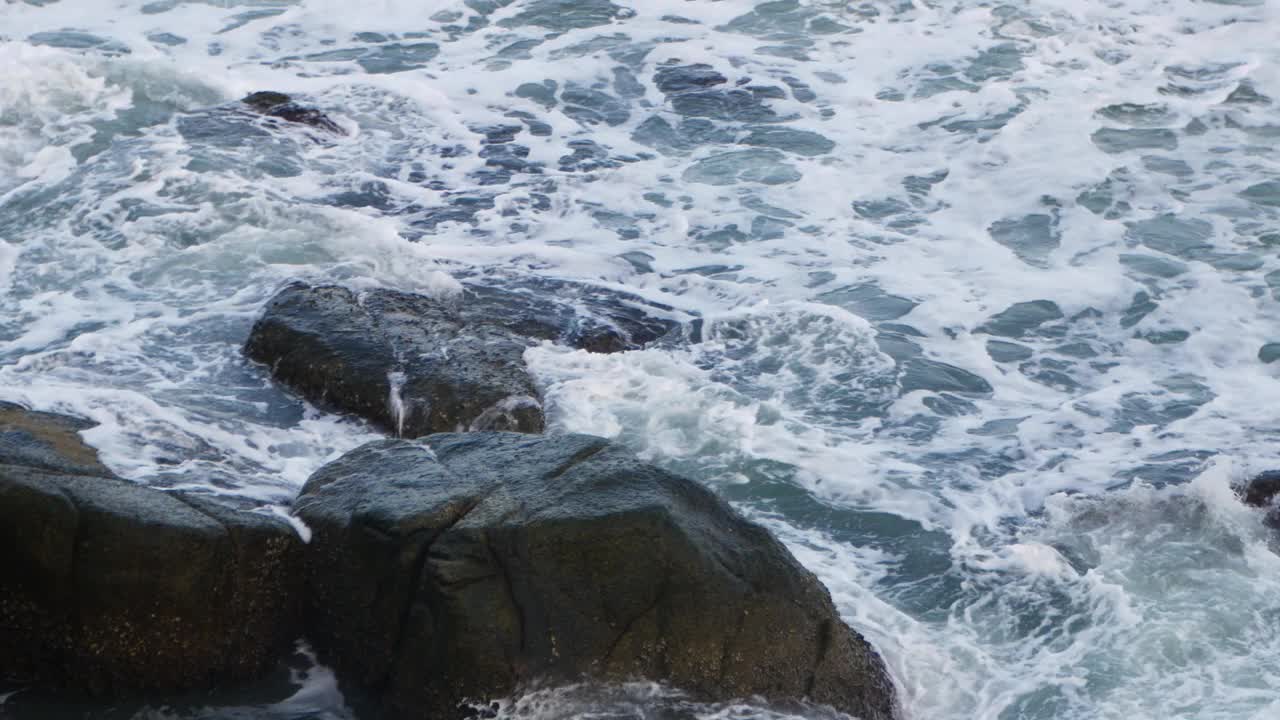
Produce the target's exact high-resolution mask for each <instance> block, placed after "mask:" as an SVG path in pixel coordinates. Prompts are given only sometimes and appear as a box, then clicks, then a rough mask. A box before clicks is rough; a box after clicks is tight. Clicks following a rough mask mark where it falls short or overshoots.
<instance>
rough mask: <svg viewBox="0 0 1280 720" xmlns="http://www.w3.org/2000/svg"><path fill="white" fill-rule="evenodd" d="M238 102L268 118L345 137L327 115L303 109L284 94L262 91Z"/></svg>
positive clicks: (307, 108) (312, 109)
mask: <svg viewBox="0 0 1280 720" xmlns="http://www.w3.org/2000/svg"><path fill="white" fill-rule="evenodd" d="M240 102H242V103H244V104H245V105H247V106H249V107H250V108H252V109H253V110H254V111H256V112H259V113H261V114H263V115H266V116H268V117H274V118H280V119H281V120H285V121H287V122H292V123H299V124H301V125H307V126H309V127H313V128H316V129H317V130H325V131H327V132H331V133H333V134H335V135H346V134H347V131H346V130H343V129H342V127H341V126H340V125H338V124H337V123H335V122H334V121H333V120H330V119H329V116H328V115H325V114H324V113H322V112H320V111H319V110H316V109H315V108H309V107H305V106H303V105H299V104H297V103H296V102H294V101H293V98H291V97H289V96H288V95H285V94H284V93H278V92H271V91H263V92H256V93H253V94H252V95H249V96H247V97H245V98H243V99H242V100H240Z"/></svg>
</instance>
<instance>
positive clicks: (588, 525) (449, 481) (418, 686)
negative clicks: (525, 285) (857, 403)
mask: <svg viewBox="0 0 1280 720" xmlns="http://www.w3.org/2000/svg"><path fill="white" fill-rule="evenodd" d="M294 509H295V512H296V514H297V515H298V516H299V517H300V518H301V519H302V520H303V521H304V522H305V523H306V524H307V525H308V526H309V527H310V528H311V529H312V530H313V537H312V542H311V545H310V547H309V552H308V559H307V561H306V585H307V589H306V592H305V594H304V596H305V597H306V598H307V608H306V611H305V613H306V617H307V624H308V628H309V634H310V637H311V639H312V640H313V642H314V643H315V644H316V646H317V648H318V649H319V650H320V652H321V655H322V658H323V659H324V660H325V661H326V662H328V663H332V664H333V665H334V666H336V667H337V668H338V669H339V671H340V672H342V673H343V674H344V675H345V676H346V677H349V678H355V679H358V680H359V682H361V683H362V684H364V685H365V686H366V687H369V688H371V689H373V690H374V691H375V692H378V693H380V694H381V697H382V702H383V704H384V707H385V709H386V710H387V711H388V713H389V715H390V716H392V717H397V718H399V717H404V718H408V717H422V716H423V714H424V713H426V715H427V716H429V717H436V718H451V717H457V716H458V715H459V710H458V703H459V701H461V700H462V699H467V698H469V699H471V700H473V701H483V700H488V699H496V698H501V697H505V696H507V695H509V694H510V693H511V692H512V691H514V690H516V689H517V688H520V687H524V686H528V685H529V684H532V683H540V682H543V683H551V684H557V683H566V682H576V681H579V680H582V679H584V678H594V679H599V680H605V681H622V680H632V679H636V678H645V679H650V680H656V681H663V682H666V683H669V684H671V685H673V686H675V687H678V688H681V689H682V690H685V691H687V692H689V693H690V694H691V695H692V696H693V697H695V698H704V699H708V700H727V699H731V698H740V697H747V696H752V695H760V696H764V697H766V698H768V699H771V700H777V701H798V700H802V699H807V700H809V701H812V702H816V703H820V704H828V705H832V706H834V707H836V708H838V709H840V710H842V711H844V712H848V713H851V714H853V715H855V716H858V717H861V718H866V719H867V720H891V719H892V718H893V717H894V712H895V700H894V690H893V685H892V683H891V681H890V680H889V678H888V676H887V674H886V672H885V668H884V665H883V663H882V662H881V660H880V658H879V656H878V655H877V654H876V653H875V651H874V650H873V649H872V648H871V647H870V646H869V645H868V644H867V643H866V641H865V640H863V638H862V637H861V636H859V635H858V634H857V633H856V632H854V631H852V630H850V629H849V628H848V627H846V626H845V625H844V624H843V623H842V622H841V621H840V618H839V616H838V615H837V613H836V612H835V608H834V606H833V605H832V603H831V599H830V597H829V596H828V594H827V592H826V590H825V589H824V588H823V587H822V585H821V584H820V583H819V582H818V581H817V579H816V578H815V577H814V576H813V575H811V574H810V573H809V572H808V571H806V570H805V569H804V568H802V567H801V566H800V565H799V564H798V563H797V562H796V561H795V559H794V558H792V557H791V556H790V554H789V553H787V551H786V550H785V549H784V548H783V547H782V545H781V544H779V543H778V542H777V541H776V540H774V539H773V538H772V537H771V536H770V535H769V534H768V532H767V531H765V530H764V529H763V528H761V527H759V526H757V525H754V524H752V523H750V522H748V521H746V520H745V519H743V518H742V517H740V516H739V515H737V514H736V513H735V512H734V511H733V510H732V509H730V508H729V507H728V505H726V504H725V503H724V502H723V501H722V500H720V499H719V498H717V497H716V496H715V495H713V494H712V493H710V492H709V491H708V490H706V489H705V488H703V487H702V486H700V485H698V484H697V483H694V482H692V481H689V480H686V479H684V478H681V477H678V476H675V475H671V474H670V473H667V472H665V471H662V470H660V469H658V468H655V467H653V466H650V465H646V464H644V463H642V462H640V461H639V460H638V459H637V458H636V457H635V456H634V455H632V454H631V453H630V452H628V451H626V450H624V449H622V448H620V447H618V446H615V445H613V444H612V443H610V442H609V441H607V440H604V439H602V438H596V437H591V436H586V435H565V436H553V437H544V436H531V435H522V434H514V433H465V434H437V435H431V436H428V437H426V438H423V439H421V440H418V441H403V440H387V441H379V442H375V443H371V444H369V445H365V446H364V447H361V448H359V449H357V450H354V451H352V452H351V453H348V454H347V455H345V456H343V457H342V458H340V459H338V460H337V461H335V462H333V463H331V464H329V465H327V466H325V467H324V468H321V469H320V470H319V471H317V472H316V473H315V475H313V476H312V477H311V479H310V480H309V481H308V482H307V484H306V486H305V487H304V488H303V491H302V493H301V494H300V495H299V497H298V500H297V502H296V503H295V506H294Z"/></svg>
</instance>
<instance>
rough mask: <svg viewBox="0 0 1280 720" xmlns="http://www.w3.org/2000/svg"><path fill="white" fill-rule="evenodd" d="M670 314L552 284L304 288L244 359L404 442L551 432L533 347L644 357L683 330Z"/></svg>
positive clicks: (257, 328)
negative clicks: (467, 433) (431, 291)
mask: <svg viewBox="0 0 1280 720" xmlns="http://www.w3.org/2000/svg"><path fill="white" fill-rule="evenodd" d="M669 313H670V308H663V307H659V306H655V305H651V304H644V303H642V301H640V300H639V298H635V297H633V296H629V295H625V294H622V293H617V292H611V291H606V290H602V289H597V288H589V287H587V286H582V285H575V284H572V283H565V282H558V281H553V280H542V279H536V280H526V281H523V284H522V285H521V286H520V287H517V288H514V289H504V288H496V287H485V286H478V285H472V286H468V288H467V290H466V292H465V293H464V296H463V297H462V298H460V299H457V300H456V301H455V300H441V299H435V298H430V297H425V296H422V295H415V294H411V293H404V292H397V291H392V290H373V291H370V292H367V293H365V294H363V295H362V296H359V297H358V296H357V295H356V294H355V293H353V292H351V291H349V290H347V289H345V288H341V287H336V286H322V287H311V286H308V285H304V284H300V283H298V284H293V285H290V286H288V287H286V288H285V289H284V290H282V291H280V293H278V294H277V295H276V296H275V298H273V299H272V300H271V302H270V303H269V304H268V305H267V308H266V310H265V311H264V313H263V316H262V318H261V319H260V320H259V321H258V322H257V323H256V324H255V325H254V327H253V331H252V332H251V333H250V336H249V341H248V343H247V344H246V346H245V353H246V354H247V355H248V356H249V357H250V358H252V359H254V360H257V361H259V362H262V363H265V364H267V365H269V366H270V367H271V371H272V374H273V375H274V376H275V377H276V379H278V380H280V381H282V382H284V383H286V384H288V385H290V386H292V387H293V388H294V389H296V390H297V391H298V392H300V393H301V394H302V395H304V396H305V397H307V398H308V399H310V400H313V401H315V402H318V403H322V404H328V405H330V406H333V407H335V408H337V409H340V410H345V411H347V412H352V413H355V414H357V415H360V416H361V417H363V418H365V419H367V420H370V421H372V422H374V423H375V424H377V425H379V426H381V427H383V428H385V429H387V430H390V431H392V432H395V433H397V434H399V435H402V436H405V437H417V436H419V435H424V434H428V433H432V432H450V431H463V430H514V431H517V432H541V430H542V428H543V423H544V420H543V415H542V406H541V404H540V402H539V399H538V391H537V388H536V387H535V385H534V382H533V379H532V378H531V377H530V376H529V373H528V370H527V369H526V367H525V364H524V351H525V349H526V348H528V347H529V346H531V345H534V344H537V343H538V342H541V341H544V340H549V341H553V342H559V343H563V344H566V345H569V346H572V347H575V348H578V349H584V350H589V351H592V352H616V351H620V350H627V349H633V348H638V347H641V346H643V345H644V344H645V343H647V342H649V341H652V340H655V339H657V338H659V337H661V336H662V335H664V334H666V333H667V332H668V331H669V330H670V329H671V328H672V327H673V326H675V325H676V323H675V322H674V321H673V320H670V319H664V318H662V317H660V316H659V315H658V314H669Z"/></svg>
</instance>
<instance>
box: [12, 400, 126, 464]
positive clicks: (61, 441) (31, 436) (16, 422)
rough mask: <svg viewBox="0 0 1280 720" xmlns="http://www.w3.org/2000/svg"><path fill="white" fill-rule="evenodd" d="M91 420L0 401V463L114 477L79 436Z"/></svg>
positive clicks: (86, 428)
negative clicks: (29, 408) (38, 410)
mask: <svg viewBox="0 0 1280 720" xmlns="http://www.w3.org/2000/svg"><path fill="white" fill-rule="evenodd" d="M91 427H93V423H91V422H89V421H88V420H82V419H80V418H76V417H70V416H68V415H58V414H56V413H47V412H37V411H34V410H28V409H26V408H24V407H22V406H21V405H16V404H14V403H7V402H0V465H24V466H27V467H32V468H39V469H41V470H49V471H52V472H58V473H65V474H67V475H98V476H113V475H114V473H112V472H111V471H110V470H108V469H107V466H106V465H103V464H102V461H101V460H99V459H98V451H97V450H94V449H93V448H91V447H89V446H88V445H86V444H85V443H84V440H82V439H80V435H79V433H80V431H81V430H88V429H89V428H91Z"/></svg>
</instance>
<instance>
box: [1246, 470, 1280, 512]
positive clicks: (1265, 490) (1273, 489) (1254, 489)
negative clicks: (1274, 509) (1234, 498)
mask: <svg viewBox="0 0 1280 720" xmlns="http://www.w3.org/2000/svg"><path fill="white" fill-rule="evenodd" d="M1277 495H1280V470H1271V471H1268V472H1264V473H1262V474H1261V475H1258V476H1257V477H1255V478H1253V479H1252V480H1250V481H1249V484H1248V485H1245V486H1244V488H1242V489H1241V499H1242V500H1244V504H1245V505H1252V506H1253V507H1260V508H1265V507H1270V506H1271V505H1272V504H1273V502H1274V501H1275V499H1276V496H1277Z"/></svg>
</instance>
